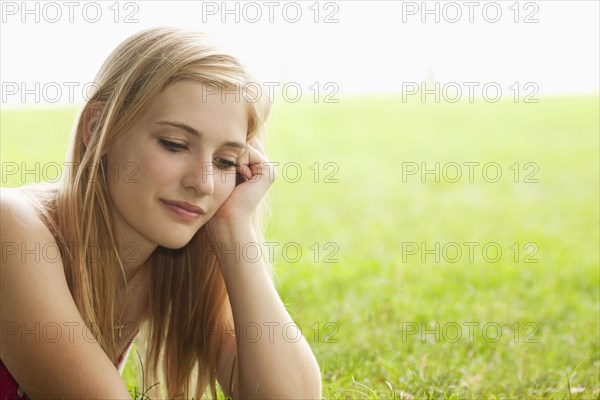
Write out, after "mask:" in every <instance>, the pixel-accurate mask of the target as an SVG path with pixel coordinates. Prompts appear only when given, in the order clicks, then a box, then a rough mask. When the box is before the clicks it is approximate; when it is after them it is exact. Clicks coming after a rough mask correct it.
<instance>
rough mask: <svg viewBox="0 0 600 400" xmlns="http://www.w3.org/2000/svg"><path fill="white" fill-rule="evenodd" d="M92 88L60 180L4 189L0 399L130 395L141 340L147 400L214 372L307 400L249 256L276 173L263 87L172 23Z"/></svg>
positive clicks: (298, 359)
mask: <svg viewBox="0 0 600 400" xmlns="http://www.w3.org/2000/svg"><path fill="white" fill-rule="evenodd" d="M95 83H96V84H97V87H96V90H95V92H94V94H93V96H91V97H90V99H89V100H88V101H87V103H86V104H85V107H84V108H83V110H82V111H81V114H80V116H79V119H78V122H77V124H76V128H75V130H74V134H73V138H72V142H71V147H70V150H69V158H68V160H67V161H68V162H66V163H65V173H64V174H63V179H62V181H61V183H60V184H59V185H47V186H46V185H38V186H30V187H23V188H18V189H3V190H2V197H1V212H2V224H1V239H2V264H1V269H0V273H1V275H0V278H1V279H0V301H1V304H0V306H1V310H2V312H1V313H0V322H1V323H2V341H1V344H0V359H1V363H0V385H1V387H0V398H1V399H5V398H17V399H18V398H24V397H27V396H28V397H30V398H51V397H53V398H66V399H69V398H79V399H93V398H102V399H117V398H119V399H125V398H130V394H129V392H128V390H127V387H126V385H125V383H124V382H123V379H122V378H121V376H120V372H121V369H122V365H123V362H124V359H125V358H126V354H127V352H128V350H129V349H130V347H129V346H130V345H131V341H132V340H133V339H134V338H135V337H136V336H137V335H138V333H139V342H138V347H139V350H140V351H141V354H143V361H144V362H143V367H144V374H143V375H144V376H143V378H144V382H145V385H146V387H144V388H141V389H142V390H144V389H147V388H148V387H150V386H152V385H154V384H157V383H158V384H157V385H155V386H154V387H153V390H154V391H151V392H148V394H154V396H153V397H155V398H165V396H167V397H169V398H172V397H175V396H179V397H178V398H182V397H181V396H183V398H191V397H195V398H200V397H201V395H203V394H206V391H207V390H208V388H210V392H211V394H212V395H213V396H214V395H215V382H216V381H217V382H218V383H219V384H220V386H221V387H222V388H223V391H224V392H225V394H226V395H230V396H232V397H233V398H257V399H258V398H278V399H282V398H295V399H300V398H302V399H308V398H319V397H320V395H321V376H320V371H319V367H318V364H317V362H316V360H315V357H314V355H313V353H312V351H311V349H310V347H309V346H308V344H307V342H306V340H304V338H302V336H301V335H299V332H298V331H297V330H296V331H295V330H294V329H290V328H291V327H293V326H294V325H293V321H292V319H291V317H290V315H289V314H288V312H287V311H286V309H285V307H284V305H283V303H282V301H281V300H280V298H279V296H278V294H277V292H276V290H275V288H274V286H273V283H272V280H271V274H270V266H269V265H268V263H266V261H265V260H264V259H263V258H262V257H261V256H260V253H259V252H257V251H253V249H257V248H258V247H257V243H262V242H261V239H262V233H261V229H260V218H259V216H260V214H261V213H260V209H261V204H262V200H263V197H264V195H265V193H266V191H267V190H268V188H269V186H270V185H271V183H272V182H273V180H274V179H275V176H276V172H275V171H274V169H273V168H272V165H271V164H269V162H268V160H267V158H266V155H265V152H264V149H263V144H262V143H261V142H262V141H263V135H262V133H261V132H262V128H263V123H264V121H265V119H266V117H267V114H268V105H269V104H268V100H266V99H265V98H264V96H261V92H260V90H259V86H258V85H257V84H255V83H253V82H252V80H251V77H250V76H249V75H248V74H247V72H246V71H245V69H244V68H243V67H242V66H241V65H240V63H239V62H238V61H237V60H236V59H235V58H233V57H231V56H229V55H227V54H225V53H223V52H222V51H220V50H219V49H218V48H217V47H215V46H213V45H212V44H210V43H209V42H208V39H207V37H206V36H204V35H202V34H199V33H194V32H189V31H185V30H179V29H172V28H154V29H149V30H145V31H142V32H140V33H137V34H135V35H133V36H131V37H130V38H128V39H127V40H126V41H125V42H123V43H122V44H121V45H119V46H118V47H117V49H115V50H114V52H113V53H112V54H111V55H110V56H109V58H108V59H107V60H106V62H105V63H104V65H103V66H102V68H101V69H100V72H99V73H98V75H97V77H96V79H95ZM33 145H35V144H33ZM32 249H33V250H32ZM140 381H141V379H140Z"/></svg>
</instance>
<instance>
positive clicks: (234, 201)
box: [207, 138, 277, 239]
mask: <svg viewBox="0 0 600 400" xmlns="http://www.w3.org/2000/svg"><path fill="white" fill-rule="evenodd" d="M237 172H238V173H239V174H240V175H241V176H242V179H243V180H245V182H242V183H240V184H238V185H237V186H236V187H235V188H234V189H233V192H232V193H231V195H229V197H228V198H227V200H225V202H224V203H223V204H222V205H221V207H220V208H219V210H218V211H217V212H216V213H215V215H214V216H213V217H212V218H211V219H210V221H209V222H208V224H207V225H208V226H207V228H208V231H209V233H210V234H211V236H212V237H213V239H216V238H218V235H219V234H220V233H221V232H222V231H223V230H225V229H229V230H230V229H235V228H236V227H240V226H241V227H249V226H251V224H252V217H253V213H254V210H255V209H256V206H257V205H258V203H259V202H260V200H261V199H262V198H263V197H264V195H265V193H266V192H267V190H268V189H269V187H270V186H271V184H272V183H273V181H274V180H275V178H276V177H277V171H276V170H275V167H274V166H273V164H271V163H270V162H269V161H268V159H267V156H266V154H265V152H264V149H263V147H262V144H261V143H260V142H259V141H258V139H256V138H252V139H251V140H250V141H249V142H248V143H247V147H246V151H245V152H244V153H242V155H241V156H240V158H239V162H238V166H237Z"/></svg>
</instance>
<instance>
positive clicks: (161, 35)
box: [30, 27, 271, 398]
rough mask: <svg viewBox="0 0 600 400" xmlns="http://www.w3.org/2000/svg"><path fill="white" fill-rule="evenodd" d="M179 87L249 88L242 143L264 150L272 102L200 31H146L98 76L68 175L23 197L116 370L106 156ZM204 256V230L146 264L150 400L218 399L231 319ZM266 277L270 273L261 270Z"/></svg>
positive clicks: (211, 259) (211, 261) (214, 268)
mask: <svg viewBox="0 0 600 400" xmlns="http://www.w3.org/2000/svg"><path fill="white" fill-rule="evenodd" d="M186 79H187V80H193V81H197V82H202V83H206V84H209V85H214V86H216V87H219V88H223V87H226V88H237V89H240V88H242V87H243V88H244V90H247V91H248V92H249V93H248V96H247V97H246V96H245V97H244V98H245V102H246V104H247V109H248V132H247V139H248V140H249V139H250V138H252V137H254V136H256V137H258V138H259V140H261V141H262V142H263V143H264V130H263V129H262V128H263V124H264V122H265V120H266V118H267V116H268V113H269V108H270V107H269V103H268V101H264V99H263V98H261V96H260V93H259V92H257V91H256V89H257V88H258V85H257V84H256V83H255V82H253V81H252V79H251V76H250V75H249V74H248V73H247V71H246V70H245V68H244V67H243V66H242V65H241V64H240V62H239V61H238V60H237V59H236V58H234V57H232V56H230V55H228V54H225V53H224V52H223V51H222V50H220V49H219V48H218V47H216V46H215V45H214V44H212V43H211V42H210V41H209V38H208V37H207V36H206V35H204V34H202V33H198V32H192V31H187V30H182V29H176V28H165V27H159V28H152V29H147V30H144V31H141V32H138V33H136V34H134V35H132V36H131V37H129V38H128V39H126V40H125V41H124V42H123V43H121V44H120V45H119V46H118V47H117V48H116V49H115V50H114V51H113V52H112V53H111V54H110V56H109V57H108V59H107V60H106V61H105V62H104V64H103V65H102V67H101V69H100V71H99V72H98V74H97V76H96V78H95V83H96V87H95V92H94V93H93V95H92V96H91V97H90V98H89V100H88V101H87V103H86V104H85V106H84V107H83V110H82V111H81V113H80V115H79V118H78V121H77V123H76V125H75V129H74V132H73V135H72V140H71V145H70V149H69V152H68V157H67V162H69V163H70V164H69V165H74V166H75V168H70V169H69V170H68V173H67V174H64V176H63V179H62V181H61V183H60V185H58V186H56V187H54V188H53V189H52V190H48V189H45V190H44V191H36V189H35V188H33V189H31V190H30V194H31V195H32V196H33V197H34V199H36V201H37V203H36V204H37V205H38V211H39V212H40V214H41V216H42V217H43V218H44V221H45V222H46V224H47V225H48V227H49V228H50V230H51V231H52V233H53V235H54V237H55V238H56V240H57V243H58V246H59V248H60V251H61V255H62V260H63V264H64V270H65V275H66V278H67V282H68V284H69V288H70V291H71V294H72V295H73V298H74V300H75V304H76V305H77V307H78V309H79V311H80V313H81V316H82V317H83V319H84V321H85V322H86V324H88V326H89V327H90V329H91V332H92V333H93V334H94V336H95V338H96V340H97V342H98V343H99V344H100V346H101V347H102V349H103V350H104V351H105V352H106V354H107V355H108V356H109V358H110V359H111V360H112V361H113V362H114V363H116V361H117V357H118V354H117V348H116V339H115V336H114V330H113V324H114V315H115V293H116V288H117V284H118V278H119V277H118V274H117V272H116V268H115V263H116V264H117V265H119V267H120V270H121V277H122V281H121V282H123V283H124V285H125V287H126V288H127V282H126V277H125V271H124V268H123V264H122V261H121V259H120V258H119V256H118V252H117V248H118V246H117V243H116V241H115V236H114V232H113V224H112V221H111V218H110V212H109V209H110V197H109V193H108V190H107V185H106V175H105V173H106V164H105V159H104V158H103V154H104V151H105V149H106V148H107V146H108V145H109V144H110V143H111V141H112V140H114V139H115V138H116V137H117V136H119V135H121V134H123V133H124V132H126V131H127V129H128V128H129V127H131V126H132V125H133V123H134V122H135V121H136V119H137V118H139V116H140V115H141V113H142V112H143V110H145V109H146V108H147V107H148V106H149V105H150V104H151V102H152V101H153V100H154V99H156V97H157V96H158V95H159V93H161V92H162V91H163V90H164V89H165V88H166V87H167V86H169V85H171V84H173V83H175V82H177V81H181V80H186ZM249 83H250V84H249ZM248 99H254V101H249V100H248ZM92 112H97V113H98V121H97V123H96V124H95V125H94V126H93V128H92V133H91V137H90V138H89V142H88V143H87V146H85V145H84V129H85V123H84V120H85V118H84V116H85V115H89V114H88V113H92ZM264 208H265V205H264V202H263V203H261V204H260V205H259V207H258V208H257V211H256V212H255V215H254V217H255V218H254V223H255V228H256V229H257V234H258V238H259V240H260V239H262V238H263V226H262V224H261V221H262V218H261V217H262V211H263V209H264ZM261 243H262V242H261ZM209 248H210V244H209V239H208V236H207V233H206V230H205V228H204V227H203V228H201V229H200V230H199V231H198V232H197V233H196V234H195V235H194V237H193V238H192V240H191V241H190V242H189V243H188V244H187V245H186V246H184V247H183V248H180V249H175V250H173V249H167V248H164V247H160V246H159V247H158V248H157V249H156V251H155V252H154V253H153V254H152V255H151V257H150V260H149V267H151V268H150V271H148V273H149V274H150V287H149V290H148V298H147V299H146V303H145V308H144V316H143V319H142V321H143V323H142V324H141V329H140V333H141V335H140V336H141V337H140V339H139V341H138V349H140V350H141V352H142V355H143V357H142V359H143V363H144V368H143V373H142V374H138V378H139V380H140V382H141V381H143V382H145V383H148V384H149V385H152V384H157V385H156V386H154V388H153V392H152V393H153V394H154V396H155V397H157V398H164V394H163V389H164V388H163V385H164V384H166V394H167V396H168V397H169V398H172V397H174V396H179V395H181V394H183V396H184V397H185V398H188V397H189V396H190V394H192V395H193V396H194V397H196V398H200V397H202V396H203V395H204V394H206V389H207V386H210V389H211V392H212V395H213V396H215V395H216V392H215V379H216V364H217V358H218V354H219V349H220V346H221V344H222V339H223V337H224V335H225V333H226V331H228V332H231V329H232V327H233V317H232V312H231V306H230V303H229V299H228V295H227V291H226V287H225V284H224V280H223V276H222V275H221V270H220V266H219V263H218V260H217V258H216V255H215V253H214V252H207V251H206V250H207V249H209ZM267 269H268V270H269V272H270V273H271V266H270V265H268V263H267ZM175 295H177V296H178V299H177V302H174V296H175ZM140 382H138V384H139V383H140ZM158 383H160V384H158ZM142 389H144V390H145V389H146V388H142Z"/></svg>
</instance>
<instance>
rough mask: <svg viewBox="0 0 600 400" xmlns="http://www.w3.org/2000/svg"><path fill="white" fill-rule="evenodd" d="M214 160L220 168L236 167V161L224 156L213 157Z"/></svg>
mask: <svg viewBox="0 0 600 400" xmlns="http://www.w3.org/2000/svg"><path fill="white" fill-rule="evenodd" d="M215 162H216V163H217V167H218V168H220V169H226V170H228V169H233V168H235V167H237V163H235V162H233V161H230V160H226V159H224V158H215Z"/></svg>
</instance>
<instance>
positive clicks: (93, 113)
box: [81, 106, 102, 148]
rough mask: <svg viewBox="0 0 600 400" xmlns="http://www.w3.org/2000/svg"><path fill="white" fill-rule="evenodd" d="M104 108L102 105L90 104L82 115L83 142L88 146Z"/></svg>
mask: <svg viewBox="0 0 600 400" xmlns="http://www.w3.org/2000/svg"><path fill="white" fill-rule="evenodd" d="M101 113H102V108H101V107H100V106H88V107H87V108H86V109H85V110H84V111H83V114H82V115H81V129H82V132H81V133H82V139H83V144H84V146H85V147H86V148H87V147H88V145H89V143H90V138H91V137H92V134H93V132H94V128H95V127H96V124H97V123H98V120H99V119H100V114H101Z"/></svg>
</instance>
